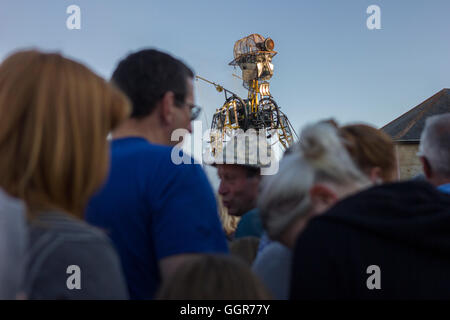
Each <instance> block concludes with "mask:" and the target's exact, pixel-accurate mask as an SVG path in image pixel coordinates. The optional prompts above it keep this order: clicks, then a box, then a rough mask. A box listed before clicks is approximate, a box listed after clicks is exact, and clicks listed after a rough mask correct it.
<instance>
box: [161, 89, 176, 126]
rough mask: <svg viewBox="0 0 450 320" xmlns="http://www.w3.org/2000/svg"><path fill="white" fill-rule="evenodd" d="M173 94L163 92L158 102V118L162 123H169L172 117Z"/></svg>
mask: <svg viewBox="0 0 450 320" xmlns="http://www.w3.org/2000/svg"><path fill="white" fill-rule="evenodd" d="M174 107H175V95H174V94H173V92H171V91H168V92H166V93H165V94H164V96H163V97H162V98H161V100H160V101H159V104H158V109H159V113H160V119H161V121H162V123H163V124H166V125H170V124H172V122H173V119H174Z"/></svg>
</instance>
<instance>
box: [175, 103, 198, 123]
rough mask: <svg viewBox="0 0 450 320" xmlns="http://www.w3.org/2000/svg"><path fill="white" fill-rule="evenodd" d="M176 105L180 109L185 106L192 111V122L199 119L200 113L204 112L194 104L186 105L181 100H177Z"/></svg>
mask: <svg viewBox="0 0 450 320" xmlns="http://www.w3.org/2000/svg"><path fill="white" fill-rule="evenodd" d="M175 104H176V105H178V106H179V107H181V106H183V105H185V104H186V105H187V106H188V107H189V109H190V111H191V121H194V120H195V119H197V118H198V116H199V115H200V112H202V108H201V107H199V106H197V105H195V104H192V103H185V102H182V101H180V100H175Z"/></svg>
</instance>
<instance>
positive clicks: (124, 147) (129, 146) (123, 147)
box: [111, 137, 172, 159]
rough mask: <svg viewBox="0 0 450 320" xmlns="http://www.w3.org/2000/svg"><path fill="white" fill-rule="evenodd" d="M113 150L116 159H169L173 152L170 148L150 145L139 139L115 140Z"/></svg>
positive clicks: (112, 145)
mask: <svg viewBox="0 0 450 320" xmlns="http://www.w3.org/2000/svg"><path fill="white" fill-rule="evenodd" d="M111 148H112V156H113V157H115V158H119V157H126V158H131V157H134V158H145V157H151V158H153V159H155V158H156V159H157V158H164V157H166V158H167V157H168V156H170V154H171V150H172V148H171V147H170V146H165V145H160V144H154V143H150V142H148V141H147V140H145V139H144V138H137V137H128V138H120V139H115V140H113V141H112V144H111Z"/></svg>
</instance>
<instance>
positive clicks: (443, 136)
mask: <svg viewBox="0 0 450 320" xmlns="http://www.w3.org/2000/svg"><path fill="white" fill-rule="evenodd" d="M419 155H420V156H423V157H425V158H427V160H428V162H429V164H430V166H431V168H432V169H433V170H434V171H435V172H436V173H437V174H438V175H442V176H444V177H450V113H444V114H439V115H435V116H431V117H429V118H427V120H426V122H425V128H424V129H423V131H422V135H421V137H420V145H419Z"/></svg>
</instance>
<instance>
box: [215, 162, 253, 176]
mask: <svg viewBox="0 0 450 320" xmlns="http://www.w3.org/2000/svg"><path fill="white" fill-rule="evenodd" d="M217 170H218V171H219V172H220V173H222V174H226V173H232V174H242V175H245V174H246V171H247V169H246V168H245V167H243V166H240V165H237V164H218V165H217Z"/></svg>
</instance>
